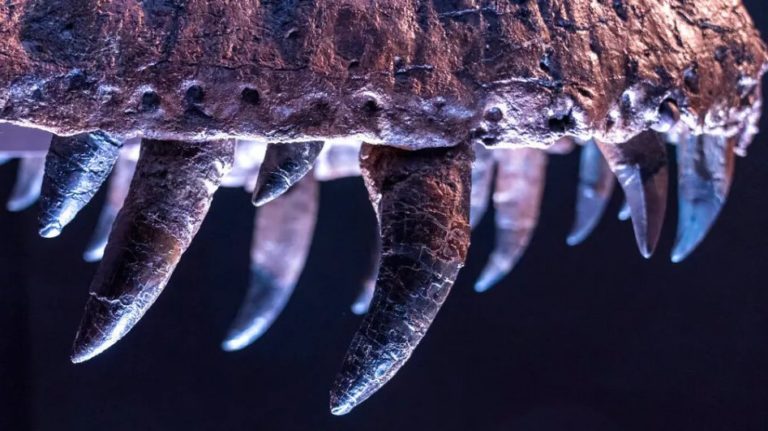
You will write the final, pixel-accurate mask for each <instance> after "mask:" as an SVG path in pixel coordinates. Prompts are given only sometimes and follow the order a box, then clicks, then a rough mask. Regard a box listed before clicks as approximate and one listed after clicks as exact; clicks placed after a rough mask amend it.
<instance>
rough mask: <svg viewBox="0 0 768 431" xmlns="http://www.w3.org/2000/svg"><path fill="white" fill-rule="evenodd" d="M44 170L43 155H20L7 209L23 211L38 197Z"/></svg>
mask: <svg viewBox="0 0 768 431" xmlns="http://www.w3.org/2000/svg"><path fill="white" fill-rule="evenodd" d="M44 172H45V156H30V157H22V158H21V161H20V162H19V170H18V172H17V173H16V184H15V185H14V186H13V191H12V192H11V197H10V198H9V199H8V203H7V204H6V208H7V209H8V211H13V212H17V211H23V210H25V209H27V208H29V207H30V206H32V204H33V203H35V202H36V201H37V198H39V197H40V188H41V186H42V184H43V173H44Z"/></svg>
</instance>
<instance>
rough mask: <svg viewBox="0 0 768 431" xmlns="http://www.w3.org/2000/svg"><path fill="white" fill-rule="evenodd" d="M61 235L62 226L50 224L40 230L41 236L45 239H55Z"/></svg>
mask: <svg viewBox="0 0 768 431" xmlns="http://www.w3.org/2000/svg"><path fill="white" fill-rule="evenodd" d="M60 234H61V226H59V225H58V224H56V223H48V224H45V225H44V226H42V227H41V228H40V236H41V237H43V238H55V237H57V236H59V235H60Z"/></svg>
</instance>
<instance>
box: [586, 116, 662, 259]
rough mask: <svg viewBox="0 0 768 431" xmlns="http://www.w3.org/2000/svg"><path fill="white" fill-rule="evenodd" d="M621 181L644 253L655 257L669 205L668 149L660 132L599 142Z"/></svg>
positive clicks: (638, 244)
mask: <svg viewBox="0 0 768 431" xmlns="http://www.w3.org/2000/svg"><path fill="white" fill-rule="evenodd" d="M597 145H598V147H599V148H600V151H602V153H603V155H604V156H605V159H606V160H607V161H608V164H609V165H610V167H611V170H612V171H613V173H614V174H615V175H616V177H617V178H618V180H619V184H621V187H622V189H623V190H624V194H625V195H626V198H627V205H628V206H629V210H630V213H631V215H632V226H633V228H634V230H635V239H636V240H637V246H638V248H639V249H640V253H641V254H642V255H643V257H645V258H649V257H651V255H652V254H653V251H654V250H655V248H656V244H657V243H658V241H659V236H660V234H661V227H662V225H663V223H664V213H665V211H666V208H667V187H668V170H667V149H666V147H665V146H664V142H662V140H661V139H660V138H659V135H658V134H657V133H656V132H652V131H648V132H643V133H641V134H640V135H638V136H636V137H634V138H632V139H630V140H629V141H627V142H625V143H623V144H617V145H613V144H606V143H602V142H598V143H597Z"/></svg>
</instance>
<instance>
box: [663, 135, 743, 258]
mask: <svg viewBox="0 0 768 431" xmlns="http://www.w3.org/2000/svg"><path fill="white" fill-rule="evenodd" d="M737 140H738V137H737V138H731V139H727V138H724V137H720V136H710V135H703V136H701V137H696V136H689V137H687V138H684V139H681V141H680V142H678V144H677V165H678V205H679V207H680V211H679V216H678V223H677V238H676V239H675V245H674V247H673V248H672V262H676V263H677V262H681V261H682V260H683V259H685V258H686V257H687V256H688V255H689V254H690V253H691V252H692V251H693V250H694V249H695V248H696V246H698V245H699V243H701V241H702V240H703V239H704V237H705V236H706V235H707V232H709V229H710V228H711V227H712V224H713V223H714V222H715V219H717V216H718V214H720V210H721V209H722V208H723V205H724V204H725V200H726V198H727V197H728V191H729V190H730V188H731V182H732V180H733V169H734V162H735V160H734V159H735V156H736V154H735V152H734V146H735V143H736V141H737Z"/></svg>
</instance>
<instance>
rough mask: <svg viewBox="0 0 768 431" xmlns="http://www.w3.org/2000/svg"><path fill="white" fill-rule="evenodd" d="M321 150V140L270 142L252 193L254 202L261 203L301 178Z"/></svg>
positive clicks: (255, 203)
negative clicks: (285, 142) (286, 142)
mask: <svg viewBox="0 0 768 431" xmlns="http://www.w3.org/2000/svg"><path fill="white" fill-rule="evenodd" d="M322 149H323V143H322V142H302V143H296V144H269V146H268V147H267V153H266V154H265V155H264V161H263V162H262V164H261V169H260V170H259V179H258V180H257V182H256V189H255V190H254V192H253V204H254V205H256V206H261V205H264V204H265V203H267V202H269V201H271V200H273V199H275V198H276V197H278V196H280V195H281V194H283V193H285V192H286V191H287V190H288V189H289V188H291V186H292V185H294V184H295V183H296V182H298V181H299V180H300V179H302V178H304V175H306V174H307V172H309V170H310V169H312V165H313V164H314V163H315V159H317V156H318V155H320V151H322Z"/></svg>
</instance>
